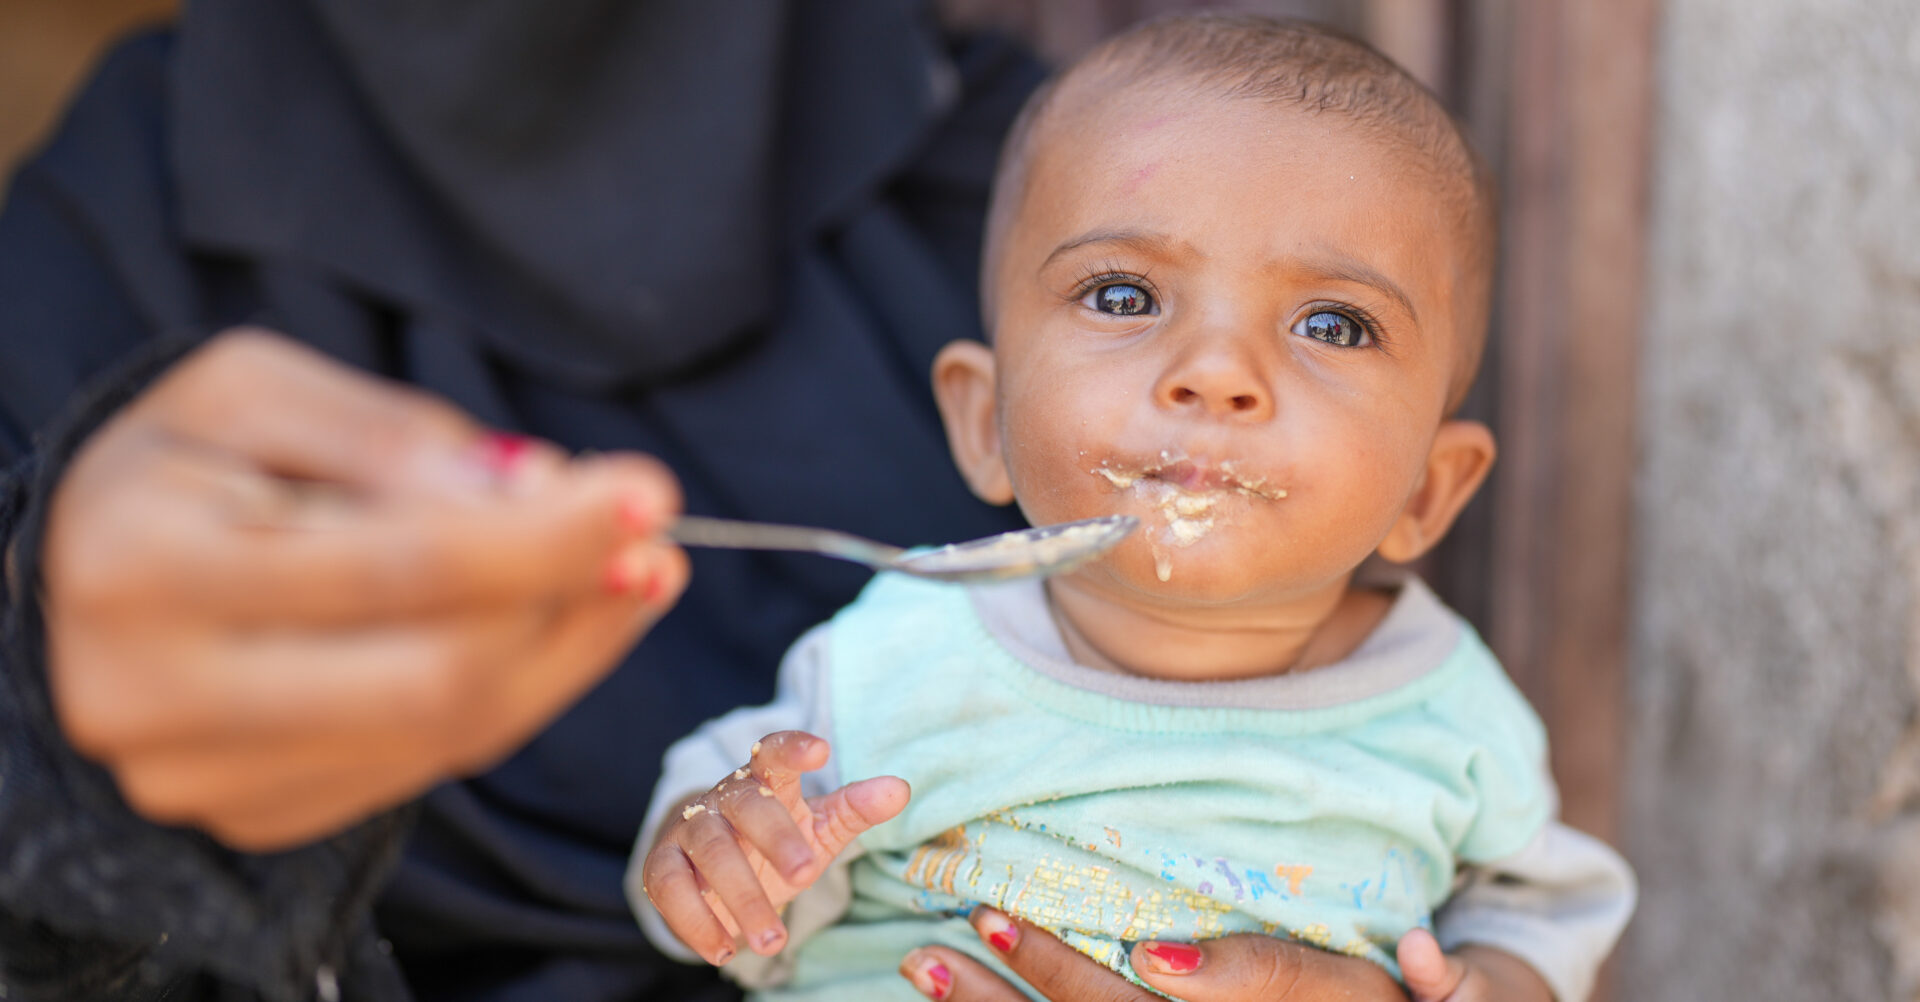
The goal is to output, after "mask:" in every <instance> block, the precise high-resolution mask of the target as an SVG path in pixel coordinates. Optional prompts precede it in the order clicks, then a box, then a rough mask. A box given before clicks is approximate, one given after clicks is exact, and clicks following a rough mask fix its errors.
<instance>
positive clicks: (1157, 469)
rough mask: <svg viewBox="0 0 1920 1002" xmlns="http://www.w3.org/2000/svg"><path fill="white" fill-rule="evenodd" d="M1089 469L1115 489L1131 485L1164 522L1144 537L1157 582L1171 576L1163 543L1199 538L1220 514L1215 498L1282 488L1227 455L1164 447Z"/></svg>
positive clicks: (1274, 494)
mask: <svg viewBox="0 0 1920 1002" xmlns="http://www.w3.org/2000/svg"><path fill="white" fill-rule="evenodd" d="M1093 472H1094V473H1095V474H1097V475H1099V476H1100V477H1103V478H1104V479H1105V480H1106V481H1107V483H1109V484H1112V485H1113V487H1114V489H1115V490H1121V491H1125V490H1131V491H1133V492H1134V494H1135V495H1136V496H1138V497H1140V498H1141V499H1142V500H1144V501H1146V502H1147V503H1148V504H1151V505H1152V506H1153V507H1155V508H1157V509H1158V510H1159V512H1160V516H1161V518H1162V519H1164V520H1165V522H1166V525H1165V526H1164V528H1162V529H1160V531H1158V532H1154V531H1152V530H1151V529H1149V530H1148V531H1147V542H1148V545H1149V546H1150V547H1151V548H1152V550H1153V564H1154V572H1155V575H1156V576H1157V577H1159V579H1160V580H1162V581H1167V580H1170V579H1171V578H1172V577H1173V557H1172V554H1171V553H1170V552H1169V551H1168V550H1166V549H1165V548H1164V547H1166V546H1174V547H1180V548H1183V549H1184V548H1186V547H1189V546H1192V545H1193V544H1194V543H1197V542H1199V541H1200V539H1201V538H1202V537H1204V536H1205V535H1206V534H1207V533H1209V532H1211V531H1212V530H1213V527H1214V524H1215V522H1216V520H1217V519H1218V518H1219V517H1220V515H1221V513H1219V512H1217V511H1216V510H1215V509H1216V508H1217V507H1218V506H1219V504H1220V502H1222V501H1224V500H1226V499H1227V498H1229V497H1232V496H1234V495H1244V496H1246V497H1251V498H1257V499H1265V500H1268V501H1278V500H1280V499H1281V498H1284V497H1286V496H1287V492H1286V490H1285V489H1283V488H1276V487H1270V486H1268V485H1267V478H1266V477H1250V476H1247V475H1245V474H1243V473H1241V472H1240V471H1239V470H1237V469H1235V468H1234V463H1233V462H1232V461H1231V460H1228V461H1225V462H1221V463H1218V464H1211V463H1206V462H1195V461H1193V460H1192V459H1190V458H1187V457H1186V456H1175V455H1173V454H1172V453H1170V452H1166V451H1163V452H1161V453H1160V455H1159V457H1158V458H1157V459H1156V460H1153V461H1149V462H1146V463H1140V464H1137V465H1133V464H1130V465H1128V466H1123V467H1120V468H1115V467H1114V466H1113V465H1112V464H1111V463H1110V462H1102V463H1101V464H1100V465H1099V466H1096V467H1094V469H1093Z"/></svg>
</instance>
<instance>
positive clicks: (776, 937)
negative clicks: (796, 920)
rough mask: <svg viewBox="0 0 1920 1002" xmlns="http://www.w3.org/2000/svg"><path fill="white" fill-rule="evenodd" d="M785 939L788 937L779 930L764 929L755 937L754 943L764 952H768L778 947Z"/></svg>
mask: <svg viewBox="0 0 1920 1002" xmlns="http://www.w3.org/2000/svg"><path fill="white" fill-rule="evenodd" d="M785 938H787V937H786V935H785V934H784V933H783V932H782V931H781V930H779V929H762V930H760V932H759V933H758V934H757V935H755V936H754V937H753V941H754V945H756V946H758V947H759V948H760V950H761V951H762V952H766V951H769V950H772V949H774V948H776V947H778V946H779V945H780V941H781V940H783V939H785Z"/></svg>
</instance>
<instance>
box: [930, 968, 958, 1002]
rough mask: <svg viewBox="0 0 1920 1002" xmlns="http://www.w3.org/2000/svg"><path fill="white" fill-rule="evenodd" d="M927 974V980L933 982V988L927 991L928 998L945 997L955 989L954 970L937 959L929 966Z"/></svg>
mask: <svg viewBox="0 0 1920 1002" xmlns="http://www.w3.org/2000/svg"><path fill="white" fill-rule="evenodd" d="M926 974H927V980H928V981H930V982H932V983H933V989H932V990H931V991H929V992H927V997H928V998H932V999H943V998H946V997H947V993H948V992H951V991H953V972H952V971H949V970H947V965H945V964H942V963H940V962H939V961H937V960H936V961H934V962H933V965H932V966H931V967H928V968H927V970H926Z"/></svg>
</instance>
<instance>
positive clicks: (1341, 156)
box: [991, 89, 1464, 603]
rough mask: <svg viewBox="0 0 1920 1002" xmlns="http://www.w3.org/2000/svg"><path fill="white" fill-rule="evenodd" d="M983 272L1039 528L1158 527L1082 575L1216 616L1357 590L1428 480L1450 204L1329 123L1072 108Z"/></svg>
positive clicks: (1009, 418)
mask: <svg viewBox="0 0 1920 1002" xmlns="http://www.w3.org/2000/svg"><path fill="white" fill-rule="evenodd" d="M1035 142H1036V143H1037V144H1038V146H1037V148H1036V149H1035V150H1034V151H1033V153H1032V160H1031V162H1030V168H1029V174H1028V187H1027V189H1026V194H1025V198H1024V199H1023V200H1022V201H1021V203H1019V205H1018V206H1017V207H1016V209H1015V215H1014V217H1013V218H1012V219H1011V221H1010V222H1009V223H1008V229H1007V231H1006V233H1005V234H1004V236H1003V239H1002V241H1001V244H1000V254H999V259H998V260H997V261H996V262H994V263H993V265H992V266H993V268H994V272H993V274H994V284H995V289H996V296H995V301H994V304H993V307H992V308H993V316H992V317H991V323H992V329H993V337H994V355H995V359H996V366H995V368H996V369H997V378H998V382H997V391H996V392H997V407H998V416H999V420H1000V435H1001V443H1002V448H1003V450H1004V452H1003V454H1004V457H1005V461H1006V466H1007V473H1008V476H1009V478H1010V479H1011V483H1012V486H1013V490H1014V495H1015V497H1016V499H1017V500H1018V502H1019V504H1020V506H1021V508H1022V510H1023V511H1024V512H1025V513H1026V515H1027V517H1028V518H1029V519H1031V520H1032V521H1033V522H1034V523H1035V524H1046V523H1051V522H1061V521H1067V520H1070V519H1078V518H1086V517H1090V516H1094V515H1102V514H1109V513H1116V512H1124V513H1130V514H1134V515H1137V516H1139V517H1140V519H1141V522H1142V526H1143V531H1141V532H1138V533H1136V534H1135V535H1134V536H1132V537H1130V539H1129V540H1128V542H1126V543H1125V544H1123V545H1122V546H1121V547H1120V548H1119V549H1118V550H1116V551H1115V553H1114V554H1113V555H1111V556H1110V557H1109V558H1107V559H1106V560H1104V561H1102V562H1101V563H1100V564H1098V565H1096V566H1095V567H1093V568H1092V569H1091V570H1089V571H1086V572H1083V575H1082V578H1081V580H1083V581H1087V582H1088V583H1095V582H1101V583H1104V584H1105V585H1107V586H1113V587H1119V588H1123V589H1128V590H1134V591H1139V592H1146V593H1152V594H1154V595H1156V596H1157V597H1159V598H1162V599H1169V598H1182V599H1190V600H1196V601H1201V602H1204V603H1224V602H1234V601H1244V600H1247V599H1260V598H1268V599H1274V600H1285V599H1287V598H1289V597H1297V596H1300V595H1304V594H1308V593H1311V592H1313V591H1316V590H1320V589H1324V588H1325V587H1327V586H1328V585H1330V584H1332V583H1335V582H1338V581H1344V576H1345V575H1346V574H1347V573H1348V572H1350V571H1352V570H1353V569H1354V568H1355V567H1356V566H1357V565H1358V564H1359V563H1360V562H1361V561H1362V560H1363V559H1365V558H1366V557H1367V555H1368V554H1370V553H1371V552H1373V551H1374V549H1375V548H1376V547H1377V546H1378V545H1379V544H1380V542H1381V540H1382V538H1383V537H1384V536H1385V535H1386V533H1387V530H1388V529H1389V528H1390V527H1391V526H1392V525H1393V523H1394V521H1395V520H1396V518H1397V517H1398V516H1399V514H1400V512H1401V510H1402V508H1403V506H1404V505H1405V503H1406V501H1407V499H1408V497H1409V495H1410V494H1411V493H1412V492H1413V491H1414V490H1415V489H1416V488H1417V487H1418V485H1419V481H1420V479H1421V476H1422V471H1423V469H1424V466H1425V461H1426V458H1427V455H1428V450H1429V448H1430V446H1431V445H1432V443H1433V440H1434V435H1435V431H1436V429H1437V428H1438V426H1439V424H1440V422H1441V421H1442V419H1443V418H1444V416H1445V415H1444V410H1445V407H1446V404H1447V395H1448V390H1449V385H1450V379H1451V377H1452V376H1453V366H1454V365H1455V364H1456V345H1457V341H1456V339H1457V338H1458V337H1459V336H1460V335H1459V332H1458V331H1457V330H1456V329H1455V328H1456V325H1457V321H1456V312H1457V311H1456V302H1457V297H1458V295H1459V292H1458V290H1459V289H1461V288H1464V286H1463V284H1462V283H1461V276H1460V275H1459V269H1460V268H1461V267H1462V266H1463V265H1462V261H1463V257H1464V255H1463V251H1462V241H1461V240H1460V238H1459V237H1458V235H1457V232H1458V225H1459V224H1458V221H1457V220H1458V212H1457V210H1456V209H1453V208H1450V204H1449V202H1448V201H1447V199H1446V198H1445V197H1443V195H1442V194H1440V193H1438V192H1436V191H1435V190H1434V188H1435V185H1434V182H1432V181H1431V180H1430V178H1429V177H1428V175H1426V174H1425V173H1424V172H1423V171H1421V170H1420V169H1418V168H1417V167H1413V166H1410V165H1409V164H1410V158H1409V155H1408V154H1405V153H1403V152H1402V151H1401V150H1400V149H1399V148H1398V147H1396V146H1395V145H1393V144H1392V143H1390V142H1388V141H1385V140H1382V139H1380V138H1378V137H1375V136H1370V135H1368V134H1367V133H1366V132H1365V131H1364V130H1362V129H1361V128H1359V127H1357V126H1355V125H1354V124H1353V123H1352V122H1351V121H1349V120H1347V119H1346V118H1343V117H1341V116H1338V115H1332V114H1322V115H1317V116H1316V115H1310V114H1307V113H1304V112H1302V111H1299V110H1297V109H1293V108H1287V107H1276V106H1274V105H1271V104H1267V103H1263V102H1259V101H1254V100H1242V99H1228V100H1221V99H1197V98H1192V97H1184V96H1177V95H1154V94H1151V93H1147V92H1144V91H1142V90H1140V89H1135V90H1133V91H1131V92H1128V93H1123V94H1119V95H1105V96H1103V97H1102V99H1101V100H1099V101H1097V102H1095V101H1087V100H1081V101H1078V102H1074V103H1071V104H1068V105H1066V106H1064V107H1061V108H1059V109H1057V114H1056V115H1055V116H1054V117H1053V118H1052V119H1051V120H1050V122H1049V123H1048V124H1047V125H1046V126H1045V127H1044V128H1043V129H1042V131H1041V134H1040V135H1038V136H1037V137H1036V138H1035Z"/></svg>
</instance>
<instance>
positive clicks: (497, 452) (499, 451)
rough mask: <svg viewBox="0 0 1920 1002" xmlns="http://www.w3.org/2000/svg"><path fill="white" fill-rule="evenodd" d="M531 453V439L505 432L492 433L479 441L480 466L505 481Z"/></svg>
mask: <svg viewBox="0 0 1920 1002" xmlns="http://www.w3.org/2000/svg"><path fill="white" fill-rule="evenodd" d="M532 451H533V439H531V438H528V437H527V436H525V435H516V434H514V433H512V432H506V431H492V432H488V433H487V434H486V435H484V436H482V437H481V439H480V465H481V466H484V467H486V468H487V472H488V473H491V474H493V475H494V476H495V477H496V478H499V479H501V480H505V479H507V478H508V477H511V476H513V471H514V470H515V469H516V468H518V467H519V465H520V463H521V462H522V461H524V460H525V459H526V458H527V455H528V454H529V453H531V452H532Z"/></svg>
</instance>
